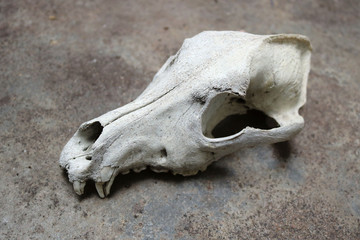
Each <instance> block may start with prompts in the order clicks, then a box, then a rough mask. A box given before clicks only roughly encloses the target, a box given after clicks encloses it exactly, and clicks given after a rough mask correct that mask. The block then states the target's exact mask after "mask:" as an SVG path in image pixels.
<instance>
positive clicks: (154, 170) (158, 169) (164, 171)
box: [151, 167, 169, 173]
mask: <svg viewBox="0 0 360 240" xmlns="http://www.w3.org/2000/svg"><path fill="white" fill-rule="evenodd" d="M151 170H152V171H153V172H156V173H167V172H169V170H168V169H165V168H154V167H152V168H151Z"/></svg>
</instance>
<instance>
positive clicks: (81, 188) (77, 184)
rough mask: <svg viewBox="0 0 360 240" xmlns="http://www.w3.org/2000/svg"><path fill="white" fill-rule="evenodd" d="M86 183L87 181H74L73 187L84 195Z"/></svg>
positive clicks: (79, 193) (77, 192)
mask: <svg viewBox="0 0 360 240" xmlns="http://www.w3.org/2000/svg"><path fill="white" fill-rule="evenodd" d="M85 185H86V182H80V181H74V183H73V187H74V190H75V192H76V194H78V195H83V194H84V188H85Z"/></svg>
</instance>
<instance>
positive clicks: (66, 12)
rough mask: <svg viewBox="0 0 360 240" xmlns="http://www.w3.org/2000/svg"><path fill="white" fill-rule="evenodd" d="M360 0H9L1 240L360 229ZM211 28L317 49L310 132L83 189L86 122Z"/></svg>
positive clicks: (0, 55) (0, 81)
mask: <svg viewBox="0 0 360 240" xmlns="http://www.w3.org/2000/svg"><path fill="white" fill-rule="evenodd" d="M359 15H360V1H357V0H353V1H335V0H334V1H330V0H329V1H327V0H322V1H313V0H306V1H279V0H263V1H250V0H249V1H224V0H215V1H210V0H209V1H200V0H198V1H194V0H184V1H175V0H172V1H165V0H162V1H160V0H159V1H147V0H143V1H134V0H128V1H125V0H122V1H120V0H119V1H115V0H89V1H85V0H74V1H63V0H38V1H30V0H18V1H10V0H1V1H0V89H1V92H0V142H1V145H0V160H1V168H0V181H1V183H2V184H1V186H0V193H1V197H0V207H1V211H0V239H131V238H136V239H360V174H359V172H360V164H359V158H360V131H359V125H360V101H359V97H360V93H359V92H360V77H359V76H360V67H359V64H360V16H359ZM203 30H245V31H247V32H251V33H257V34H270V33H300V34H304V35H307V36H308V37H309V38H310V40H311V42H312V45H313V56H312V70H311V73H310V76H309V84H308V101H307V104H306V106H305V107H304V108H303V110H302V115H303V116H304V118H305V121H306V126H305V129H304V130H303V131H302V132H301V133H300V134H299V135H298V136H296V137H295V138H294V139H293V140H291V141H290V142H287V143H283V144H278V145H276V146H262V147H255V148H252V149H244V150H242V151H239V152H237V153H236V154H233V155H231V156H228V157H226V158H225V159H222V160H221V161H219V162H217V163H215V164H213V165H211V166H210V167H209V169H208V170H207V171H206V172H204V173H201V174H198V175H197V176H195V177H187V178H184V177H179V176H172V175H171V174H155V173H152V172H150V171H145V172H142V173H139V174H135V173H132V174H129V175H126V176H119V177H118V178H117V179H116V182H115V184H114V186H113V188H112V194H111V196H110V197H109V198H106V199H100V198H99V197H98V196H97V193H96V191H95V188H94V186H93V184H88V185H87V187H86V189H85V191H86V195H85V196H84V197H78V196H77V195H76V194H75V192H74V191H73V189H72V185H71V184H70V183H69V182H68V180H67V176H66V174H65V173H63V171H62V170H61V169H60V168H59V166H58V159H59V154H60V151H61V149H62V147H63V146H64V144H65V143H66V142H67V140H68V139H69V138H70V137H71V136H72V134H73V133H74V132H75V130H76V129H77V128H78V126H79V125H80V124H81V123H82V122H84V121H86V120H89V119H92V118H94V117H97V116H99V115H101V114H103V113H105V112H106V111H108V110H111V109H115V108H117V107H119V106H120V105H123V104H126V103H128V102H129V101H131V100H133V99H134V98H136V97H137V96H138V95H139V94H140V93H141V92H142V91H143V90H144V88H145V87H146V86H147V85H148V83H149V82H150V81H151V79H152V76H153V75H154V73H155V72H156V71H157V70H158V69H159V68H160V66H161V65H162V64H163V63H164V61H165V60H166V59H167V58H168V57H169V56H170V55H172V54H174V53H175V52H176V51H177V50H178V48H179V47H180V46H181V43H182V41H183V40H184V39H185V38H187V37H191V36H193V35H195V34H197V33H199V32H201V31H203Z"/></svg>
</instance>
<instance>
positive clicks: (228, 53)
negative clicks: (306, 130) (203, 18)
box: [60, 32, 311, 198]
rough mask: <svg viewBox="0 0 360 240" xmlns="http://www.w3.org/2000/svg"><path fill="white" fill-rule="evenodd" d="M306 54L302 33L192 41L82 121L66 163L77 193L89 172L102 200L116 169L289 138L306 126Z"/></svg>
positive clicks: (182, 169)
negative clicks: (115, 102) (138, 89)
mask: <svg viewBox="0 0 360 240" xmlns="http://www.w3.org/2000/svg"><path fill="white" fill-rule="evenodd" d="M310 52H311V46H310V43H309V41H308V39H307V38H306V37H304V36H300V35H289V34H280V35H266V36H262V35H252V34H248V33H243V32H202V33H200V34H198V35H196V36H195V37H193V38H190V39H186V40H185V41H184V43H183V45H182V47H181V49H180V50H179V51H178V52H177V53H176V55H175V56H172V57H170V58H169V59H168V60H167V61H166V63H165V64H164V65H163V66H162V68H161V69H160V70H159V72H158V73H157V74H156V75H155V77H154V79H153V81H152V82H151V83H150V84H149V86H148V87H147V88H146V90H145V91H144V92H143V93H142V94H141V95H140V96H139V97H138V98H137V99H136V100H134V101H133V102H131V103H129V104H127V105H125V106H123V107H120V108H118V109H115V110H113V111H110V112H108V113H106V114H104V115H102V116H100V117H98V118H95V119H93V120H90V121H88V122H85V123H83V124H82V125H81V126H80V128H79V129H78V130H77V132H76V133H75V134H74V136H73V137H72V138H71V139H70V140H69V142H68V143H67V144H66V146H65V147H64V149H63V151H62V153H61V157H60V166H61V167H63V168H66V169H67V171H68V175H69V180H70V182H72V183H73V186H74V189H75V192H76V193H77V194H79V195H81V194H83V192H84V186H85V183H86V181H87V180H88V179H92V180H94V181H95V185H96V189H97V191H98V193H99V195H100V197H102V198H104V197H105V196H107V195H108V194H109V193H110V188H111V185H112V183H113V181H114V178H115V177H116V176H117V175H118V174H119V173H121V174H126V173H128V172H129V171H130V170H133V171H135V172H139V171H141V170H144V169H145V168H146V167H150V168H151V169H152V170H153V171H155V172H166V171H169V170H170V171H171V172H172V173H174V174H181V175H184V176H188V175H193V174H196V173H197V172H198V171H199V170H201V171H204V170H205V169H206V167H207V166H208V165H209V164H211V163H212V162H213V161H216V160H218V159H220V158H221V157H223V156H225V155H227V154H229V153H232V152H235V151H237V150H238V149H240V148H243V147H247V146H254V145H257V144H261V143H275V142H280V141H285V140H288V139H289V138H291V137H292V136H294V135H295V134H297V133H298V132H299V131H300V130H301V129H302V128H303V125H304V120H303V118H302V117H301V116H300V115H299V113H298V110H299V108H300V107H301V106H303V105H304V104H305V100H306V84H307V77H308V73H309V69H310ZM251 118H252V119H253V121H251ZM269 120H271V121H269Z"/></svg>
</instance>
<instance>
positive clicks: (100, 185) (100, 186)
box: [95, 182, 105, 198]
mask: <svg viewBox="0 0 360 240" xmlns="http://www.w3.org/2000/svg"><path fill="white" fill-rule="evenodd" d="M95 187H96V191H97V192H98V194H99V196H100V197H101V198H105V193H104V183H103V182H96V183H95Z"/></svg>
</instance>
